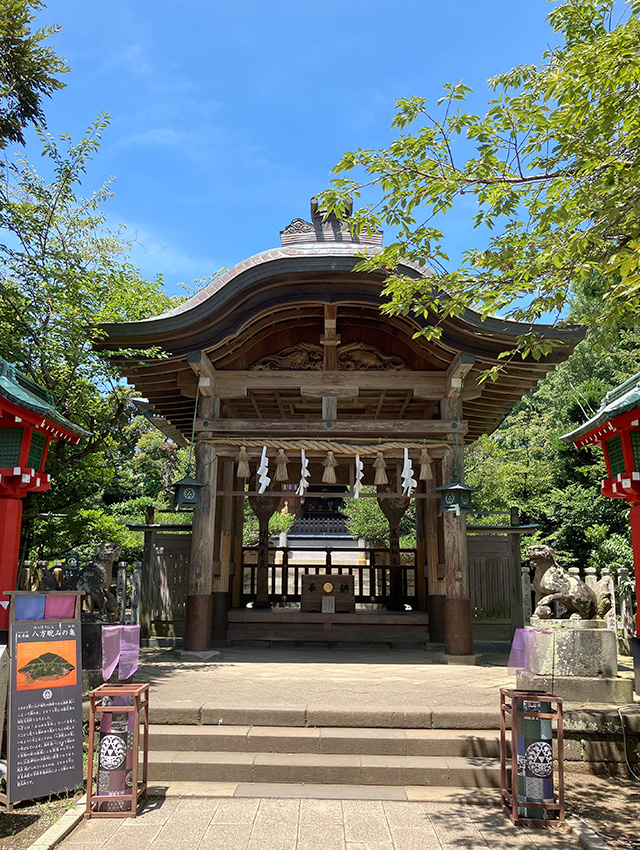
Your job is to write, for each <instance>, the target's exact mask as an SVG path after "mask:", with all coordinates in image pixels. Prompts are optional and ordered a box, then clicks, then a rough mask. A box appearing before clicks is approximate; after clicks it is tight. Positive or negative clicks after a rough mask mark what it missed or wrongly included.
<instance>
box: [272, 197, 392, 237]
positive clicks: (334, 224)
mask: <svg viewBox="0 0 640 850" xmlns="http://www.w3.org/2000/svg"><path fill="white" fill-rule="evenodd" d="M352 212H353V201H352V202H351V203H350V204H349V206H348V208H347V210H346V214H345V216H344V217H343V218H342V219H339V218H338V217H337V216H336V214H335V213H334V212H331V213H329V214H328V215H327V214H326V210H323V209H322V207H321V206H320V205H319V203H318V199H317V198H311V221H305V219H303V218H294V219H293V221H292V222H291V223H290V224H288V225H287V226H286V227H285V229H284V230H281V231H280V244H281V245H282V246H283V247H285V246H287V245H299V244H304V243H310V244H315V243H318V242H320V243H323V242H328V243H331V242H334V243H335V242H338V243H343V244H352V245H373V246H375V247H378V248H379V247H382V231H381V230H376V231H373V232H372V233H371V234H369V233H360V234H359V235H358V236H353V235H352V233H351V231H350V230H349V226H348V225H347V224H346V223H345V219H346V218H350V217H351V214H352Z"/></svg>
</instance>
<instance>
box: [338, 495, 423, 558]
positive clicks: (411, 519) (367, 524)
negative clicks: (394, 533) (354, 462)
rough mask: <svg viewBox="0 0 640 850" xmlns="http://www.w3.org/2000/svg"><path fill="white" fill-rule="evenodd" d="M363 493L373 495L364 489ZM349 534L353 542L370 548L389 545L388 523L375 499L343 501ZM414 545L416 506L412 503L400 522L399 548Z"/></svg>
mask: <svg viewBox="0 0 640 850" xmlns="http://www.w3.org/2000/svg"><path fill="white" fill-rule="evenodd" d="M363 492H365V493H373V492H374V491H373V489H372V488H365V489H364V491H363ZM342 513H343V514H344V517H345V520H346V523H347V529H348V530H349V534H350V535H351V536H352V537H353V538H354V539H355V540H365V541H366V542H367V543H369V544H370V545H371V546H381V547H384V546H388V545H389V522H388V520H387V518H386V517H385V515H384V514H383V513H382V511H381V510H380V505H379V504H378V500H377V499H345V500H344V506H343V508H342ZM415 545H416V505H415V500H414V501H412V502H411V503H410V505H409V507H408V508H407V510H406V511H405V513H404V516H403V517H402V519H401V520H400V546H401V547H406V548H408V549H413V548H414V547H415Z"/></svg>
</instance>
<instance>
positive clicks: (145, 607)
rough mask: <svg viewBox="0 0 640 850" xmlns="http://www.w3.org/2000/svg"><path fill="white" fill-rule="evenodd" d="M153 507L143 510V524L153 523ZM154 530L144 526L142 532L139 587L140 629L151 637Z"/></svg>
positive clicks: (143, 634) (153, 595)
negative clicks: (142, 547) (142, 545)
mask: <svg viewBox="0 0 640 850" xmlns="http://www.w3.org/2000/svg"><path fill="white" fill-rule="evenodd" d="M154 522H155V508H154V507H153V505H148V506H147V507H146V508H145V512H144V524H145V525H146V526H150V525H153V524H154ZM154 556H155V531H154V530H153V529H151V528H148V527H147V528H146V529H145V532H144V549H143V550H142V581H141V584H142V586H141V589H140V631H141V634H142V636H143V637H151V634H152V631H153V611H152V607H151V600H152V599H153V598H154V597H155V594H154V592H153V580H154V572H155V557H154Z"/></svg>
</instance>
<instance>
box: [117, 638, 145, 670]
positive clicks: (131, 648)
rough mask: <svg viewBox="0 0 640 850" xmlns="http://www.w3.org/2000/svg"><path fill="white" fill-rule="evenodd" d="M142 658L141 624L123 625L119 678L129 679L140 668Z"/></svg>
mask: <svg viewBox="0 0 640 850" xmlns="http://www.w3.org/2000/svg"><path fill="white" fill-rule="evenodd" d="M139 660H140V626H122V634H121V637H120V669H119V670H118V678H119V679H129V678H130V677H131V676H133V674H134V673H135V672H136V670H137V669H138V662H139Z"/></svg>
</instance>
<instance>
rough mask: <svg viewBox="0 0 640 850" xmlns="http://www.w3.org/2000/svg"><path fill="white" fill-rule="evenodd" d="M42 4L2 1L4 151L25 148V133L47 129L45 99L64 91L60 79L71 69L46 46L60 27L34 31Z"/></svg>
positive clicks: (0, 127)
mask: <svg viewBox="0 0 640 850" xmlns="http://www.w3.org/2000/svg"><path fill="white" fill-rule="evenodd" d="M43 6H44V3H43V2H42V0H30V2H26V0H0V56H1V57H2V60H1V61H0V149H3V148H6V146H7V145H8V144H10V143H17V144H21V145H23V144H24V135H23V130H24V129H25V127H27V126H28V125H30V124H36V125H39V126H42V125H44V123H45V120H44V119H45V116H44V112H43V109H42V98H43V97H49V96H51V94H53V92H54V91H56V90H57V89H61V88H63V87H64V83H63V82H62V81H61V80H60V79H58V77H59V75H60V74H64V73H66V72H67V71H68V70H69V69H68V67H67V66H66V64H65V63H64V61H63V60H62V59H60V57H59V56H57V55H56V54H55V52H54V51H53V49H52V48H51V47H49V46H48V45H45V44H44V42H45V41H46V39H47V38H49V37H50V36H51V35H53V34H54V33H56V32H58V30H59V27H57V26H55V25H53V26H47V27H43V28H41V29H38V30H36V31H35V32H32V31H31V26H30V25H31V24H32V23H33V21H34V20H35V16H34V15H33V14H31V10H39V9H42V8H43Z"/></svg>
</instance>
